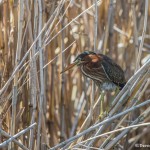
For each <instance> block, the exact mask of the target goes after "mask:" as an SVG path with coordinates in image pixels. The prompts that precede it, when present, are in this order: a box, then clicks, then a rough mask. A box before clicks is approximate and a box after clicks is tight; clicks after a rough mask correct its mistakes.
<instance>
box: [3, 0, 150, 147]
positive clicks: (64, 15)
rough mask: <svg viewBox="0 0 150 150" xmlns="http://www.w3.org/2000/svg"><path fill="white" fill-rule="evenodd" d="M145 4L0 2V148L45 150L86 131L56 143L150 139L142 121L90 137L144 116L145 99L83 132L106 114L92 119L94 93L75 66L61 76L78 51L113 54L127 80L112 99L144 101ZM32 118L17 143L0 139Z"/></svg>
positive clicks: (147, 88) (133, 0) (149, 64)
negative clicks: (101, 124) (105, 122)
mask: <svg viewBox="0 0 150 150" xmlns="http://www.w3.org/2000/svg"><path fill="white" fill-rule="evenodd" d="M96 2H97V4H96ZM148 6H150V2H149V1H148V0H141V1H140V0H117V1H114V0H100V1H96V0H54V1H53V0H34V1H32V0H0V128H1V130H3V131H5V132H6V134H7V135H6V134H4V133H3V132H2V134H0V147H1V148H2V147H3V149H11V148H12V149H13V148H14V149H16V150H17V149H31V150H32V149H35V150H39V149H49V148H50V147H53V146H56V145H57V144H58V143H60V142H63V141H65V140H67V139H69V138H71V137H73V136H74V135H76V134H77V133H79V132H81V134H82V132H83V130H85V131H87V133H86V134H83V135H82V138H79V137H77V139H78V142H76V140H77V139H76V140H75V139H70V141H69V142H66V143H64V144H63V145H61V146H60V147H64V149H68V148H70V149H77V148H83V149H88V148H89V149H90V148H91V149H94V148H105V149H111V148H112V147H115V148H116V149H134V148H135V144H137V143H141V144H149V145H150V135H149V134H148V133H149V132H150V128H149V126H148V125H143V126H138V127H136V128H130V129H128V131H127V129H126V130H125V129H124V130H122V131H119V132H116V133H111V134H108V135H105V136H102V137H99V138H97V139H90V138H93V137H95V136H96V135H101V134H102V133H106V132H109V131H112V130H114V129H119V128H121V127H128V126H130V125H135V124H136V125H137V124H139V123H146V122H150V115H149V114H150V107H149V106H150V105H149V103H148V104H147V105H144V107H139V108H138V109H136V110H134V111H133V110H132V112H131V113H128V114H126V115H125V116H122V117H120V118H117V119H116V120H114V121H113V122H109V126H107V125H108V124H107V125H105V129H104V128H103V130H102V129H100V128H99V127H100V126H99V127H97V128H95V129H94V130H92V131H89V132H88V129H89V127H91V126H93V125H96V124H97V123H99V122H101V121H103V120H105V119H104V118H103V119H102V120H100V119H99V118H98V116H99V107H100V106H99V100H98V97H99V91H97V88H94V85H93V83H92V82H91V80H89V79H87V78H85V77H83V76H82V74H81V72H80V70H79V69H78V68H77V67H76V68H74V69H73V70H70V71H68V72H66V73H64V74H62V75H61V74H60V72H61V71H62V70H63V69H64V67H66V66H67V65H68V64H70V63H71V62H72V61H73V60H74V59H75V57H76V56H77V55H78V54H80V53H81V52H83V51H85V50H91V51H93V50H94V49H95V51H96V52H97V53H103V54H106V55H108V56H109V57H111V58H112V59H113V60H115V62H116V63H118V64H119V65H120V66H121V67H122V68H123V70H124V71H125V76H126V79H127V81H128V80H129V82H128V83H127V86H126V87H125V88H124V89H123V92H120V95H119V96H118V97H117V98H116V103H117V102H118V101H119V100H122V99H123V100H125V101H128V102H127V103H126V106H124V110H126V109H128V108H131V109H133V108H134V105H138V104H142V103H144V102H146V101H147V100H149V99H150V85H149V83H150V78H149V72H150V70H149V68H150V61H149V60H150V26H149V24H150V7H148ZM96 33H97V34H96ZM141 66H142V67H143V66H144V67H143V68H141ZM114 97H115V96H114V93H112V94H110V93H107V94H105V97H104V100H105V104H104V107H106V106H108V105H109V106H110V105H111V103H112V101H113V99H114ZM97 100H98V103H97ZM94 105H95V107H94ZM115 105H116V104H115ZM113 108H120V107H119V106H118V107H117V106H116V107H114V105H113V107H111V108H110V109H113ZM122 111H123V109H122ZM115 114H117V111H116V110H114V113H112V116H113V115H115ZM88 115H89V116H88ZM139 116H140V119H139V118H138V117H139ZM110 117H111V115H110ZM86 118H88V119H87V120H86ZM137 118H138V119H139V120H136V119H137ZM141 118H142V119H141ZM135 120H136V122H135ZM35 122H36V126H33V127H32V129H30V130H29V131H27V132H25V133H22V134H21V135H20V136H19V138H16V140H17V141H18V142H20V143H21V145H22V146H21V145H18V144H17V143H16V141H15V142H14V141H13V142H9V143H6V144H5V143H3V142H5V141H6V140H8V139H9V138H10V135H12V136H13V135H16V134H17V133H19V132H20V131H21V130H23V129H26V128H27V129H28V128H29V126H30V125H32V124H33V123H35ZM132 123H133V124H132ZM103 127H104V126H103ZM98 130H100V132H98ZM123 131H126V133H124V135H123ZM96 133H97V134H96ZM8 134H9V135H8ZM121 134H122V136H121ZM77 135H78V134H77ZM119 135H120V137H119ZM87 139H88V140H89V141H86V142H84V143H79V142H82V141H84V140H87ZM116 139H117V140H116ZM92 140H93V141H92ZM115 140H116V141H115ZM90 142H91V143H90ZM113 142H114V143H113ZM71 143H72V144H71ZM66 144H68V145H67V146H66ZM19 147H20V148H19ZM21 147H22V148H21ZM60 147H59V146H58V147H57V148H56V149H59V148H60Z"/></svg>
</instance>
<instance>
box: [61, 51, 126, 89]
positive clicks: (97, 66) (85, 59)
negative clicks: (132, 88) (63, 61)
mask: <svg viewBox="0 0 150 150" xmlns="http://www.w3.org/2000/svg"><path fill="white" fill-rule="evenodd" d="M75 65H77V66H79V67H80V68H81V71H82V73H83V74H84V75H85V76H87V77H89V78H90V79H92V80H93V81H94V82H95V83H96V85H97V86H98V87H99V88H100V89H101V90H114V89H116V87H117V86H118V87H119V88H120V89H122V88H123V87H124V85H125V84H126V80H125V77H124V72H123V70H122V69H121V67H120V66H119V65H117V64H116V63H115V62H114V61H113V60H112V59H110V58H109V57H107V56H105V55H103V54H96V53H94V52H91V51H85V52H83V53H81V54H79V55H78V56H77V57H76V59H75V60H74V63H73V64H71V65H69V66H68V67H67V68H66V69H65V70H64V71H63V72H65V71H67V70H69V69H71V68H72V67H73V66H75Z"/></svg>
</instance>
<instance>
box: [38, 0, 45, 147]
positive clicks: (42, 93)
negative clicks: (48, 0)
mask: <svg viewBox="0 0 150 150" xmlns="http://www.w3.org/2000/svg"><path fill="white" fill-rule="evenodd" d="M38 4H39V29H38V30H39V31H38V32H39V33H40V32H41V30H42V1H41V0H38ZM39 55H40V87H41V89H40V107H39V120H38V132H37V150H40V149H41V124H42V116H43V115H42V114H43V99H44V73H43V49H42V36H40V37H39Z"/></svg>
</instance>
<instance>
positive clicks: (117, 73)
mask: <svg viewBox="0 0 150 150" xmlns="http://www.w3.org/2000/svg"><path fill="white" fill-rule="evenodd" d="M101 57H103V60H102V62H101V64H102V67H103V69H104V72H105V74H106V76H107V78H108V79H109V80H111V81H112V82H114V83H115V84H117V85H119V86H121V84H125V83H126V81H125V77H124V72H123V70H122V69H121V67H120V66H119V65H117V64H116V63H115V62H114V61H113V60H112V59H110V58H109V57H107V56H105V55H101Z"/></svg>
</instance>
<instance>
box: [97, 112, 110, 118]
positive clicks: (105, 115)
mask: <svg viewBox="0 0 150 150" xmlns="http://www.w3.org/2000/svg"><path fill="white" fill-rule="evenodd" d="M107 116H108V111H105V112H103V113H100V115H99V117H98V118H99V120H103V119H104V118H105V117H107Z"/></svg>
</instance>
